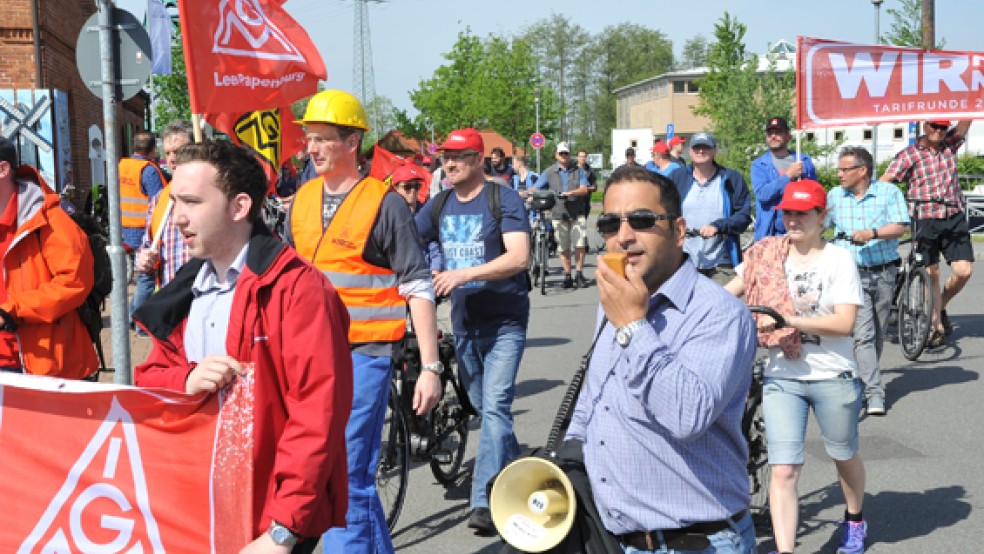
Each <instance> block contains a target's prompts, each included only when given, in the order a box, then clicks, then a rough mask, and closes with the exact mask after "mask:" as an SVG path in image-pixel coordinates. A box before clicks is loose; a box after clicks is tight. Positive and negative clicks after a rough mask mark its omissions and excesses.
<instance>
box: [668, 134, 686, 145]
mask: <svg viewBox="0 0 984 554" xmlns="http://www.w3.org/2000/svg"><path fill="white" fill-rule="evenodd" d="M686 142H687V141H686V140H684V139H683V137H681V136H680V135H673V138H671V139H670V146H671V147H673V146H676V145H678V144H684V143H686Z"/></svg>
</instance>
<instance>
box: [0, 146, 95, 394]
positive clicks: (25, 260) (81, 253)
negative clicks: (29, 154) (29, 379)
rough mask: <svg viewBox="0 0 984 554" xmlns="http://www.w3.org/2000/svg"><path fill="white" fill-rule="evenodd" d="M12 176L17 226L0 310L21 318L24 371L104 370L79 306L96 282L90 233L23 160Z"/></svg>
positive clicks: (6, 256)
mask: <svg viewBox="0 0 984 554" xmlns="http://www.w3.org/2000/svg"><path fill="white" fill-rule="evenodd" d="M15 183H16V185H17V232H16V236H15V238H14V241H13V242H12V243H11V245H10V248H9V249H8V250H7V251H6V252H2V253H0V255H2V256H3V258H2V265H3V268H2V269H3V271H4V280H5V282H6V285H7V301H6V302H3V303H2V304H0V309H3V310H5V311H7V312H8V313H9V314H11V315H12V316H13V317H14V319H15V320H16V322H17V342H18V344H19V345H20V350H21V361H22V362H23V364H24V370H25V371H26V372H27V373H32V374H35V375H52V376H55V377H64V378H66V379H81V378H83V377H86V376H87V375H89V374H91V373H93V372H94V371H96V370H98V369H99V360H98V359H97V358H96V349H95V346H93V344H92V339H91V338H89V332H88V331H87V330H86V328H85V324H84V323H82V318H81V317H79V313H78V310H76V308H78V307H79V306H81V305H82V302H84V301H85V297H86V296H88V295H89V291H91V290H92V284H93V282H94V278H93V273H92V271H93V266H92V263H93V262H92V250H90V249H89V239H88V238H87V237H86V236H85V232H83V231H82V229H79V226H78V225H76V224H75V222H74V221H72V218H71V217H69V215H68V214H66V213H65V212H64V211H63V210H62V209H61V207H60V206H59V204H60V202H61V200H60V199H59V197H58V195H57V194H56V193H54V192H52V190H51V189H50V188H48V185H47V184H46V183H45V182H44V179H42V178H41V176H40V175H38V173H37V171H35V170H34V168H32V167H30V166H27V165H22V166H20V168H18V170H17V174H16V175H15Z"/></svg>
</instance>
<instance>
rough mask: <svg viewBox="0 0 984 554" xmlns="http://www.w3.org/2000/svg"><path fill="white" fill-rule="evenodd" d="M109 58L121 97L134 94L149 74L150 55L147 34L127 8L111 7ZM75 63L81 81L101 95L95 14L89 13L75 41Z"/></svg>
mask: <svg viewBox="0 0 984 554" xmlns="http://www.w3.org/2000/svg"><path fill="white" fill-rule="evenodd" d="M113 27H115V29H114V30H113V41H112V42H113V47H114V50H115V52H114V53H113V59H114V60H115V61H116V64H117V68H118V69H117V70H116V71H118V72H119V73H118V74H117V75H115V76H114V77H113V78H114V80H116V83H115V84H117V85H119V86H120V87H121V89H122V91H123V95H122V98H121V100H129V99H130V98H133V97H134V96H136V94H137V93H138V92H140V90H141V89H142V88H143V87H144V85H145V84H146V83H147V80H148V79H149V78H150V69H151V65H152V63H153V59H154V56H153V55H152V49H151V45H150V36H149V35H147V30H146V29H144V28H143V25H141V24H140V21H138V20H137V18H136V17H134V16H133V14H131V13H130V12H128V11H126V10H123V9H120V8H113ZM75 65H77V66H78V69H79V76H80V77H82V82H83V83H85V86H87V87H89V90H90V91H92V94H95V95H96V96H98V97H99V98H102V93H103V92H102V81H103V75H102V51H101V50H100V47H99V14H98V13H96V14H94V15H93V16H92V17H90V18H89V19H88V20H87V21H86V22H85V23H84V24H83V25H82V31H81V32H79V38H78V40H77V41H76V43H75Z"/></svg>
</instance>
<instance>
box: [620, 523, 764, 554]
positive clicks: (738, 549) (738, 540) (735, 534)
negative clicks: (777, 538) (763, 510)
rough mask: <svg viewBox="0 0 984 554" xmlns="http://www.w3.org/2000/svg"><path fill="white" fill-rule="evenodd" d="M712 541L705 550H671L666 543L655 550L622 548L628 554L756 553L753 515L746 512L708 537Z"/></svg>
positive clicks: (624, 546)
mask: <svg viewBox="0 0 984 554" xmlns="http://www.w3.org/2000/svg"><path fill="white" fill-rule="evenodd" d="M707 538H708V540H710V541H711V546H709V547H708V548H705V549H704V550H670V549H667V548H666V546H665V545H660V546H659V548H656V549H655V550H639V549H638V548H635V547H632V546H626V545H624V544H623V545H622V550H624V551H625V553H626V554H636V553H639V554H646V553H650V552H652V553H657V552H659V553H667V554H673V553H681V554H682V553H684V552H686V553H687V554H693V553H697V552H699V553H701V554H754V553H755V527H754V526H753V525H752V516H751V515H750V514H745V517H743V518H741V519H740V520H739V521H736V522H733V523H732V527H731V529H725V530H724V531H720V532H718V533H715V534H713V535H710V536H708V537H707Z"/></svg>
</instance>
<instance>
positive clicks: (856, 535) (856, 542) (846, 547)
mask: <svg viewBox="0 0 984 554" xmlns="http://www.w3.org/2000/svg"><path fill="white" fill-rule="evenodd" d="M867 536H868V524H867V523H866V522H864V521H861V522H857V523H856V522H853V521H842V522H841V541H840V546H838V547H837V554H861V553H862V552H864V539H865V538H866V537H867Z"/></svg>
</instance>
